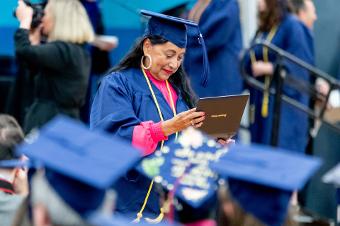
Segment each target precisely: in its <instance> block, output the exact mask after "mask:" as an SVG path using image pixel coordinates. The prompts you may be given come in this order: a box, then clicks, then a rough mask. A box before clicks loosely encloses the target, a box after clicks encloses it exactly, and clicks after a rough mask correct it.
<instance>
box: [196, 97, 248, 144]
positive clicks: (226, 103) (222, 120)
mask: <svg viewBox="0 0 340 226" xmlns="http://www.w3.org/2000/svg"><path fill="white" fill-rule="evenodd" d="M248 99H249V94H244V95H243V94H242V95H230V96H219V97H205V98H200V99H199V100H198V103H197V111H203V112H205V120H204V121H203V125H202V126H201V127H200V128H199V129H200V130H202V131H203V132H204V133H206V134H208V135H210V136H212V137H214V138H222V139H225V140H227V139H229V138H232V137H233V136H234V135H235V134H236V133H237V131H238V129H239V127H240V123H241V118H242V115H243V112H244V109H245V107H246V104H247V101H248Z"/></svg>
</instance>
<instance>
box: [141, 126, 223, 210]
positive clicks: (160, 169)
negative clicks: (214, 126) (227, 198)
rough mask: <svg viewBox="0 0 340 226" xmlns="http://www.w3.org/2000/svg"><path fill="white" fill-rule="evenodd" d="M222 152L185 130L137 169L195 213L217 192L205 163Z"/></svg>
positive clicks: (208, 140)
mask: <svg viewBox="0 0 340 226" xmlns="http://www.w3.org/2000/svg"><path fill="white" fill-rule="evenodd" d="M226 152H227V149H226V148H224V147H222V146H221V145H219V144H218V143H216V142H215V140H214V139H213V138H210V137H207V136H205V135H203V133H202V132H200V131H199V130H195V129H193V128H188V129H186V130H184V131H183V132H182V133H181V135H180V136H179V137H178V139H177V141H173V142H171V143H169V144H167V145H165V146H163V148H162V149H161V150H157V151H156V152H155V153H154V154H153V155H150V156H148V157H146V158H144V159H143V160H142V162H141V163H140V165H139V166H138V169H139V170H140V171H141V172H142V173H143V174H145V175H146V176H149V177H150V178H154V181H155V182H156V183H159V184H161V185H162V186H163V187H164V188H165V189H166V190H168V191H170V192H174V195H175V196H176V197H177V198H179V199H180V200H182V201H183V202H184V203H186V204H188V206H190V207H192V208H194V209H195V208H196V209H198V208H200V207H202V204H204V202H205V201H207V200H208V199H209V198H210V197H212V195H213V194H214V193H215V191H216V189H217V184H216V179H217V175H216V174H215V173H214V172H213V171H212V170H211V169H210V168H209V163H210V162H214V161H216V160H217V159H219V158H220V157H221V156H222V155H223V154H224V153H226Z"/></svg>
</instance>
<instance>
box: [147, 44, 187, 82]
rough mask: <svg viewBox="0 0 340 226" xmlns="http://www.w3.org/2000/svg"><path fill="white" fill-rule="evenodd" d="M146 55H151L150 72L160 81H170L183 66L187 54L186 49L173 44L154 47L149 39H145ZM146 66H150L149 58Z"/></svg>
mask: <svg viewBox="0 0 340 226" xmlns="http://www.w3.org/2000/svg"><path fill="white" fill-rule="evenodd" d="M143 51H144V55H147V54H148V55H150V57H151V59H152V60H151V61H152V62H151V67H150V69H149V71H150V72H151V74H152V75H153V76H154V77H155V79H157V80H160V81H165V80H168V79H169V77H170V76H171V75H172V74H174V73H175V72H176V71H177V70H178V68H179V67H180V66H181V64H182V62H183V58H184V54H185V48H179V47H178V46H176V45H175V44H173V43H171V42H166V43H164V44H156V45H152V43H151V41H150V40H149V39H145V41H144V43H143ZM143 63H144V65H145V66H147V67H148V66H149V65H150V61H149V58H148V57H145V59H144V62H143Z"/></svg>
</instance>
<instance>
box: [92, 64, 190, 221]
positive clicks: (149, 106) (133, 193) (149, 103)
mask: <svg viewBox="0 0 340 226" xmlns="http://www.w3.org/2000/svg"><path fill="white" fill-rule="evenodd" d="M173 87H174V86H173ZM152 88H153V90H154V93H155V95H156V98H157V100H158V103H159V105H160V108H161V111H162V114H163V118H164V120H167V119H170V118H172V117H173V111H172V110H171V107H170V106H169V104H168V103H167V101H166V99H165V98H164V96H163V94H162V93H161V92H160V91H159V90H158V88H157V87H156V86H155V85H153V84H152ZM174 88H175V89H176V91H177V93H178V100H177V103H176V111H177V112H182V111H186V110H188V109H189V108H188V106H187V105H186V103H185V102H184V100H183V98H182V96H181V94H180V92H179V90H178V89H177V88H176V87H174ZM149 120H152V121H154V122H159V121H160V118H159V115H158V112H157V108H156V105H155V104H154V101H153V99H152V95H151V92H150V90H149V88H148V85H147V83H146V80H145V78H144V75H143V74H142V71H141V70H140V69H135V68H132V69H128V70H124V71H119V72H113V73H111V74H109V75H108V76H106V77H105V78H104V79H103V80H102V82H101V85H100V87H99V90H98V92H97V95H96V97H95V99H94V102H93V105H92V109H91V115H90V126H91V129H101V130H105V131H108V132H110V133H112V134H113V135H114V136H116V137H120V138H123V139H125V140H127V141H128V142H132V135H133V129H134V127H135V126H137V125H139V124H140V123H141V122H143V121H149ZM174 138H175V135H171V136H170V137H169V138H168V141H167V142H169V141H171V140H173V139H174ZM122 154H124V153H122ZM117 157H118V156H117ZM150 182H151V181H150V180H149V179H147V178H146V177H144V176H143V175H141V174H140V173H139V172H137V171H136V170H131V171H130V172H128V173H127V174H126V175H125V176H123V177H121V178H120V179H119V180H118V182H116V184H115V186H114V189H115V190H116V191H117V204H116V211H117V212H120V213H123V214H127V215H131V216H133V217H135V216H136V214H137V212H138V211H139V210H140V208H141V207H142V204H143V201H144V198H145V195H146V193H147V190H148V188H149V185H150ZM159 213H160V207H159V195H158V194H157V193H156V192H155V188H153V190H152V192H151V194H150V197H149V200H148V203H147V205H146V208H145V210H144V212H143V215H144V216H149V217H155V216H158V214H159Z"/></svg>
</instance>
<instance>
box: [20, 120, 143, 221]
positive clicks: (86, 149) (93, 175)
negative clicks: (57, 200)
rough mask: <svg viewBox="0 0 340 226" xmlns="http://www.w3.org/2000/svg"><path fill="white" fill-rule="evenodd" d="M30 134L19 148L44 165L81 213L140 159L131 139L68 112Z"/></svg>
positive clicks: (61, 192)
mask: <svg viewBox="0 0 340 226" xmlns="http://www.w3.org/2000/svg"><path fill="white" fill-rule="evenodd" d="M31 136H32V137H31V139H28V140H27V142H26V143H25V144H23V145H20V146H19V147H18V149H17V151H18V152H19V153H21V154H24V155H26V156H28V157H29V159H30V161H31V162H33V164H36V163H39V164H42V165H43V166H44V167H45V175H46V178H47V180H48V181H49V183H50V184H51V185H52V187H53V188H54V189H55V190H56V192H57V193H58V194H59V195H60V197H62V198H63V199H64V200H65V201H66V203H68V204H69V205H70V206H71V207H72V208H73V209H75V210H76V211H77V212H78V213H79V214H80V215H81V216H85V215H87V214H88V213H89V212H90V211H92V210H94V209H96V207H98V206H99V205H100V204H101V202H102V200H103V198H104V194H105V189H107V188H109V187H110V186H111V185H112V184H113V183H114V182H115V180H116V179H118V177H120V176H121V175H122V174H124V173H125V172H127V170H128V169H129V168H130V167H132V166H133V165H134V164H135V163H136V162H137V161H138V160H139V159H140V152H139V151H138V150H136V149H134V148H132V147H131V146H130V145H129V144H128V143H125V142H124V141H120V140H117V138H113V137H112V136H109V135H107V134H105V133H101V132H97V131H95V132H93V131H89V130H88V129H87V127H86V126H85V125H83V124H82V123H80V122H78V121H75V120H73V119H70V118H68V117H66V116H57V117H56V118H54V119H53V120H52V121H50V122H49V123H48V124H46V125H45V126H44V127H43V128H41V130H40V131H38V134H35V135H31ZM122 153H124V154H123V155H122ZM118 156H119V158H118Z"/></svg>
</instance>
